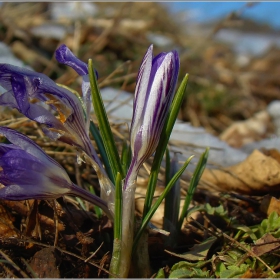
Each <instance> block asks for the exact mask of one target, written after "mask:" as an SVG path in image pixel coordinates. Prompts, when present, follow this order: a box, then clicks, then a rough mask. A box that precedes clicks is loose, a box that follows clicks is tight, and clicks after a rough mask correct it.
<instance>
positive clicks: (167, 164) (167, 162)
mask: <svg viewBox="0 0 280 280" xmlns="http://www.w3.org/2000/svg"><path fill="white" fill-rule="evenodd" d="M170 165H171V162H170V153H169V149H168V148H166V150H165V186H167V184H168V183H169V181H170V177H171V176H170Z"/></svg>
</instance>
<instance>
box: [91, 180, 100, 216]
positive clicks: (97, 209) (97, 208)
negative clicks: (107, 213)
mask: <svg viewBox="0 0 280 280" xmlns="http://www.w3.org/2000/svg"><path fill="white" fill-rule="evenodd" d="M89 191H90V192H91V193H92V194H94V195H96V192H95V190H94V187H93V186H92V185H89ZM93 207H94V212H95V214H96V216H97V218H98V219H100V218H101V217H102V209H101V208H100V207H98V206H96V205H93Z"/></svg>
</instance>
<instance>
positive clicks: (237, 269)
mask: <svg viewBox="0 0 280 280" xmlns="http://www.w3.org/2000/svg"><path fill="white" fill-rule="evenodd" d="M249 268H250V267H249V265H247V264H244V263H243V264H241V265H240V266H235V265H229V266H228V267H227V269H226V270H222V271H221V272H220V278H238V277H240V276H242V275H243V274H244V273H245V272H246V271H247V270H248V269H249Z"/></svg>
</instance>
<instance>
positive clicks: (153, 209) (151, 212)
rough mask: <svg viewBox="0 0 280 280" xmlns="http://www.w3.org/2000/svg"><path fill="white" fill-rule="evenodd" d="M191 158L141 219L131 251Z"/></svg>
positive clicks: (190, 158)
mask: <svg viewBox="0 0 280 280" xmlns="http://www.w3.org/2000/svg"><path fill="white" fill-rule="evenodd" d="M192 158H193V156H190V157H189V158H188V159H187V160H186V162H185V163H184V165H183V166H182V167H181V168H180V169H179V171H178V172H177V173H176V174H175V175H174V176H173V177H172V179H171V180H170V181H169V183H168V185H167V186H166V187H165V189H164V191H163V192H162V194H161V195H160V196H159V198H158V199H157V201H156V202H155V203H154V205H153V206H152V207H151V208H150V210H149V211H148V212H147V214H146V215H145V217H143V220H142V224H141V227H140V228H139V230H138V232H137V234H136V236H135V239H134V242H133V251H134V250H135V248H136V245H137V242H138V240H139V238H140V236H141V234H142V232H143V230H144V229H145V228H146V226H147V224H148V223H149V221H150V220H151V218H152V216H153V215H154V213H155V212H156V210H157V209H158V207H159V205H160V204H161V203H162V201H163V199H164V198H165V197H166V195H167V194H168V192H169V191H170V190H171V188H172V187H173V186H174V185H175V183H176V181H177V180H178V179H179V178H180V176H181V175H182V174H183V172H184V171H185V169H186V168H187V166H188V165H189V163H190V161H191V160H192Z"/></svg>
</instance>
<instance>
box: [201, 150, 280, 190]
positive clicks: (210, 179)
mask: <svg viewBox="0 0 280 280" xmlns="http://www.w3.org/2000/svg"><path fill="white" fill-rule="evenodd" d="M202 180H203V181H204V182H207V183H209V184H211V185H214V186H215V187H216V188H217V189H218V190H219V191H230V192H232V191H236V192H239V193H244V194H257V193H258V194H261V193H266V192H269V191H278V190H280V164H279V162H278V161H277V160H275V159H274V158H272V157H269V156H266V155H264V154H263V153H262V152H260V151H259V150H254V151H253V152H252V154H251V155H249V156H248V157H247V158H246V159H245V160H244V161H243V162H240V163H238V164H236V165H233V166H230V167H227V168H223V169H205V171H204V173H203V175H202Z"/></svg>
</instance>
